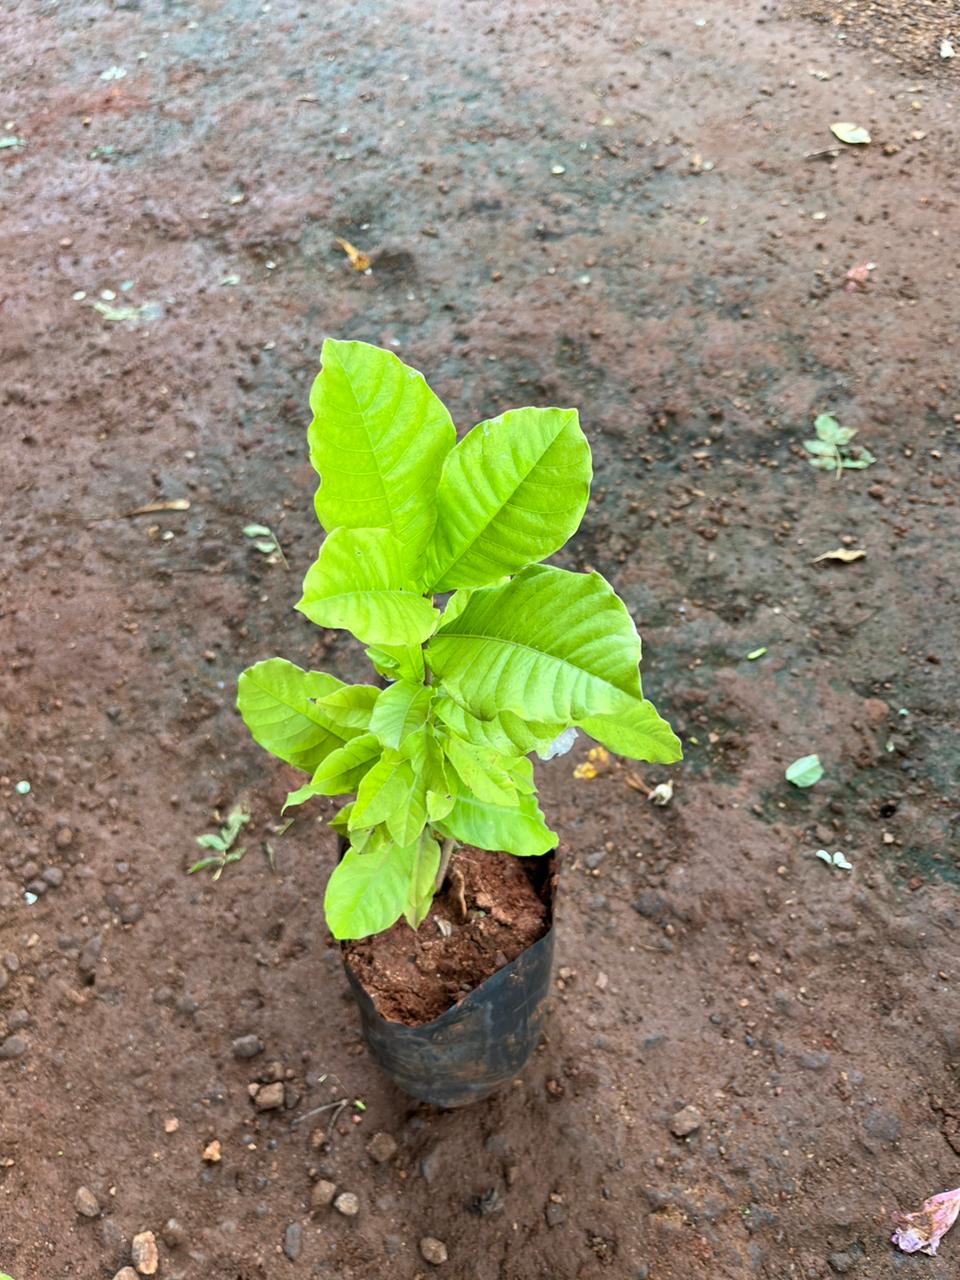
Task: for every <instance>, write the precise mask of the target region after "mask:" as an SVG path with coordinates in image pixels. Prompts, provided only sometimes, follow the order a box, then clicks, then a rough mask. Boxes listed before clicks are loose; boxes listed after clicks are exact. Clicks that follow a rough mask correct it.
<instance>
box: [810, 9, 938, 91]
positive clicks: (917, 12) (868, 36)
mask: <svg viewBox="0 0 960 1280" xmlns="http://www.w3.org/2000/svg"><path fill="white" fill-rule="evenodd" d="M787 10H788V12H791V13H793V14H796V15H799V16H801V17H805V18H813V19H815V20H816V21H817V22H822V23H824V24H825V25H826V26H827V27H828V29H829V31H830V35H831V37H832V38H833V39H834V40H838V41H846V40H849V41H850V42H851V43H856V44H860V45H868V46H871V47H872V48H874V49H877V50H879V51H881V52H883V53H886V54H891V55H892V56H893V57H895V58H899V59H902V60H903V61H904V62H905V63H908V64H910V65H912V66H914V67H916V68H918V69H923V70H924V71H926V72H927V73H928V74H934V75H943V76H944V77H949V78H951V79H953V80H955V79H956V76H957V72H956V70H954V68H955V67H956V65H957V59H960V3H958V0H788V3H787ZM947 39H950V40H951V43H952V45H953V48H954V50H955V52H956V56H955V58H954V59H952V60H951V59H950V58H943V57H942V56H941V54H940V45H941V43H942V41H944V40H947Z"/></svg>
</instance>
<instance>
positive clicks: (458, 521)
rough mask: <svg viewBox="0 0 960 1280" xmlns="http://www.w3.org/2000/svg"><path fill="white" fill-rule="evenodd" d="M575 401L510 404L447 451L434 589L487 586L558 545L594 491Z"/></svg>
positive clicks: (433, 551) (431, 572)
mask: <svg viewBox="0 0 960 1280" xmlns="http://www.w3.org/2000/svg"><path fill="white" fill-rule="evenodd" d="M590 477H591V464H590V446H589V445H588V444H587V438H586V436H585V435H584V434H583V432H582V431H581V430H580V422H579V419H578V417H577V411H576V409H512V410H510V412H508V413H504V414H502V415H501V416H500V417H499V418H493V419H491V420H490V421H489V422H481V423H479V424H478V425H477V426H475V427H474V428H473V430H472V431H471V432H469V434H468V435H466V436H464V438H463V439H462V440H461V441H460V443H459V444H458V445H457V446H456V448H455V449H453V450H451V452H450V453H448V454H447V457H446V459H445V461H444V464H443V473H442V475H441V477H440V484H439V486H438V488H437V523H436V527H435V528H434V531H433V537H432V539H431V541H430V544H429V546H428V548H427V554H426V569H425V581H426V583H427V584H428V587H429V589H430V590H431V591H452V590H453V589H454V588H455V587H482V586H486V585H487V584H488V583H492V582H495V581H496V580H497V579H498V578H501V577H503V576H504V575H505V574H512V573H515V572H516V571H517V570H518V569H522V568H523V567H524V566H525V565H528V564H534V563H536V561H538V560H543V559H544V558H545V557H546V556H549V555H552V554H553V552H554V551H557V550H559V548H560V547H562V546H563V544H564V543H565V542H566V540H567V539H568V538H569V537H570V535H571V534H572V533H574V532H575V531H576V529H577V526H578V525H579V524H580V521H581V519H582V517H583V513H584V510H585V509H586V505H587V497H588V496H589V493H590Z"/></svg>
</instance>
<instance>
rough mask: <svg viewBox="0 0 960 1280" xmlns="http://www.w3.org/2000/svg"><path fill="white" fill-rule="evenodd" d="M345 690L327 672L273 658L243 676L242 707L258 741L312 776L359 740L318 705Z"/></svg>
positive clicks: (240, 684)
mask: <svg viewBox="0 0 960 1280" xmlns="http://www.w3.org/2000/svg"><path fill="white" fill-rule="evenodd" d="M342 687H343V686H342V684H341V682H340V681H339V680H337V679H335V678H334V677H333V676H329V675H327V674H326V673H325V672H323V671H303V670H301V668H300V667H297V666H295V665H294V664H293V663H292V662H287V661H286V660H285V659H284V658H268V659H267V661H266V662H258V663H256V664H255V665H254V666H252V667H248V668H247V670H246V671H244V672H243V673H242V674H241V676H240V679H239V680H238V681H237V707H238V709H239V711H240V714H241V716H242V717H243V722H244V724H245V725H246V726H247V728H248V729H249V730H250V733H251V735H252V736H253V739H254V741H256V742H258V743H259V744H260V746H261V747H263V748H265V749H266V750H267V751H269V752H270V753H271V755H274V756H276V757H277V759H278V760H283V761H285V762H286V763H287V764H292V765H293V766H294V768H296V769H304V770H306V771H308V772H312V771H313V770H314V769H315V768H316V767H317V765H318V764H319V763H320V761H321V760H323V759H324V757H325V756H327V755H328V754H329V753H330V752H331V751H333V750H335V749H336V748H337V747H339V746H342V745H343V742H344V740H345V739H346V738H350V737H353V736H354V735H353V733H352V732H350V731H340V730H338V729H337V728H336V726H335V725H334V724H333V722H332V721H331V720H329V719H328V718H327V717H326V716H325V715H323V713H322V712H320V711H319V710H318V709H317V706H316V703H315V701H314V699H316V698H323V697H326V695H327V694H330V693H333V692H334V690H336V689H341V688H342Z"/></svg>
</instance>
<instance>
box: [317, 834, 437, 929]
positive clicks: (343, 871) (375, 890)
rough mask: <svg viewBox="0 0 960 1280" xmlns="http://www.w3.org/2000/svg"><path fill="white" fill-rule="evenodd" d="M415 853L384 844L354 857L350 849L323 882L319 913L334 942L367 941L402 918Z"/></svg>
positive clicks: (352, 850)
mask: <svg viewBox="0 0 960 1280" xmlns="http://www.w3.org/2000/svg"><path fill="white" fill-rule="evenodd" d="M414 858H415V853H414V850H411V849H398V848H397V847H396V846H395V845H392V844H390V843H389V842H384V843H383V844H381V845H379V846H378V847H377V848H375V849H370V850H368V851H367V852H365V853H358V852H357V851H356V849H353V848H350V849H348V850H347V852H346V853H345V854H344V855H343V858H342V859H341V860H340V862H339V863H338V864H337V866H336V867H335V868H334V871H333V874H332V875H331V876H330V879H329V880H328V881H327V888H326V892H325V894H324V897H323V911H324V915H325V916H326V920H327V927H328V928H329V930H330V932H331V933H332V934H333V936H334V937H335V938H338V939H340V940H344V939H347V938H367V937H369V936H370V934H372V933H381V932H382V931H383V930H384V929H389V928H390V926H391V925H392V924H394V923H395V922H396V921H397V920H399V919H400V917H401V916H402V915H403V912H404V909H405V908H406V906H407V901H408V898H409V894H410V882H411V879H412V876H413V863H414Z"/></svg>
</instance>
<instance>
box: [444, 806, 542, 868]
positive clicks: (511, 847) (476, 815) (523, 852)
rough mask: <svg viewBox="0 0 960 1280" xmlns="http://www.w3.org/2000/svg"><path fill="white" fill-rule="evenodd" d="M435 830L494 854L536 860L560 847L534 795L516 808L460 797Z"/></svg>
mask: <svg viewBox="0 0 960 1280" xmlns="http://www.w3.org/2000/svg"><path fill="white" fill-rule="evenodd" d="M434 826H435V827H436V829H437V830H438V831H439V832H440V833H441V834H442V835H445V836H452V837H453V838H454V839H455V840H459V841H461V842H462V843H463V844H470V845H473V846H474V847H475V848H477V849H490V850H492V851H493V852H494V853H513V854H516V856H517V857H521V858H533V857H537V856H539V855H540V854H542V853H549V852H550V850H551V849H555V848H556V847H557V834H556V832H555V831H551V830H550V829H549V827H548V826H547V824H546V823H545V822H544V820H543V814H542V813H541V812H540V809H539V807H538V806H537V802H536V799H535V797H534V796H532V795H527V796H521V797H520V803H519V805H517V807H516V808H509V809H508V808H504V807H503V806H502V805H496V804H487V803H486V802H485V801H483V800H478V799H477V798H476V797H475V796H458V797H457V798H456V799H455V800H454V803H453V808H452V809H451V810H450V812H449V814H447V816H446V817H445V818H444V819H443V820H442V821H439V822H435V823H434Z"/></svg>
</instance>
